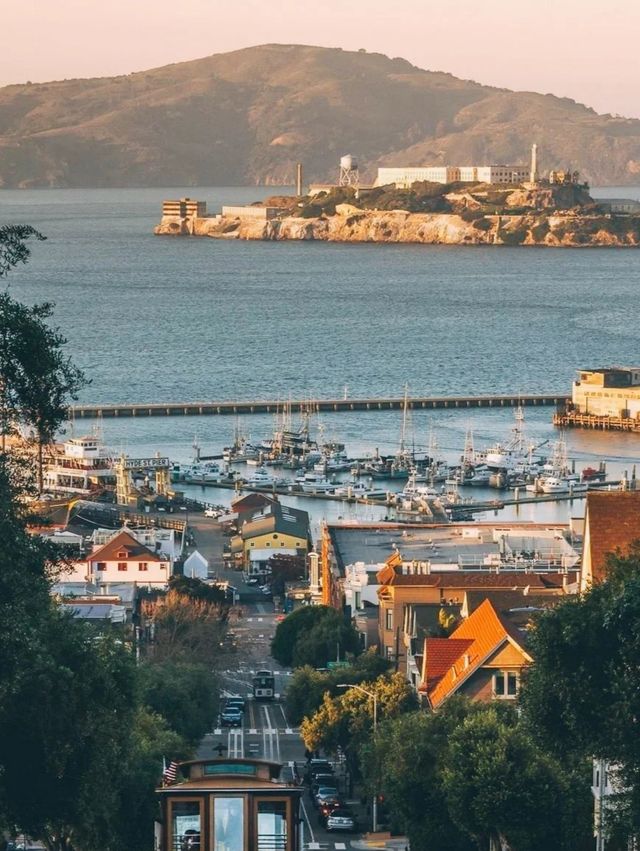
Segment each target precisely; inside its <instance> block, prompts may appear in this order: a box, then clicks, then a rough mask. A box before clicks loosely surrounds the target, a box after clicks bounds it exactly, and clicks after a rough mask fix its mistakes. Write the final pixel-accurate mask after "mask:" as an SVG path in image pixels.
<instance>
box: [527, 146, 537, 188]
mask: <svg viewBox="0 0 640 851" xmlns="http://www.w3.org/2000/svg"><path fill="white" fill-rule="evenodd" d="M529 182H530V183H531V184H532V185H534V186H535V184H536V183H537V182H538V146H537V145H536V143H535V142H534V143H533V145H532V146H531V173H530V175H529Z"/></svg>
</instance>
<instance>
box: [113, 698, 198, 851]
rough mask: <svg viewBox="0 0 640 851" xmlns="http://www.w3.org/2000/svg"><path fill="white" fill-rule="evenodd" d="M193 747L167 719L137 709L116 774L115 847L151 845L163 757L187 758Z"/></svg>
mask: <svg viewBox="0 0 640 851" xmlns="http://www.w3.org/2000/svg"><path fill="white" fill-rule="evenodd" d="M191 756H192V748H191V746H190V745H188V744H187V742H185V741H184V739H183V738H182V737H181V736H180V735H179V734H178V733H176V732H175V731H174V730H172V729H171V728H170V726H169V725H168V724H167V722H166V720H165V719H164V718H163V717H162V716H161V715H158V714H157V713H155V712H151V711H149V710H148V709H144V708H141V709H138V711H137V712H136V715H135V718H134V722H133V728H132V731H131V746H130V751H129V754H128V756H127V759H126V761H125V763H124V765H123V766H122V770H121V771H120V772H119V775H118V778H117V788H118V795H119V804H118V809H117V811H116V812H115V813H114V819H113V820H114V825H115V829H116V831H117V836H116V839H115V842H114V848H115V851H127V849H133V848H135V849H139V851H144V849H148V851H151V849H152V847H153V820H154V818H155V817H156V816H157V813H158V804H157V799H156V794H155V789H156V787H157V786H158V785H159V783H160V780H161V774H162V766H163V761H164V760H168V761H170V760H173V759H175V760H182V759H189V758H191Z"/></svg>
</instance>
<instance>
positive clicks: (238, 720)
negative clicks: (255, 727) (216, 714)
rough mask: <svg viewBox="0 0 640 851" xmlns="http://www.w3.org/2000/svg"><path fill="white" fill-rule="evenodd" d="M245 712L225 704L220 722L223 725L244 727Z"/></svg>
mask: <svg viewBox="0 0 640 851" xmlns="http://www.w3.org/2000/svg"><path fill="white" fill-rule="evenodd" d="M242 715H243V713H242V712H241V711H240V710H239V709H238V708H237V707H235V706H225V708H224V709H223V710H222V712H221V713H220V723H221V724H222V726H223V727H242Z"/></svg>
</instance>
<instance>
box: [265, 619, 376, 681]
mask: <svg viewBox="0 0 640 851" xmlns="http://www.w3.org/2000/svg"><path fill="white" fill-rule="evenodd" d="M359 649H360V643H359V640H358V634H357V633H356V631H355V629H354V627H353V625H352V624H351V623H349V622H347V621H346V620H345V618H344V616H343V615H342V614H341V613H340V612H337V611H336V610H335V609H332V608H330V607H329V606H301V607H300V608H299V609H296V611H295V612H292V613H291V614H290V615H288V616H287V617H286V618H285V619H284V620H283V621H282V622H281V623H279V624H278V627H277V629H276V632H275V636H274V638H273V641H272V642H271V655H272V656H273V658H274V659H276V660H277V661H278V662H280V664H281V665H292V664H293V665H294V666H296V667H299V666H302V665H311V666H313V667H314V668H320V667H324V666H326V664H327V662H330V661H333V660H336V659H337V658H338V656H340V658H343V659H344V658H345V657H346V655H347V654H348V653H353V654H357V653H358V651H359Z"/></svg>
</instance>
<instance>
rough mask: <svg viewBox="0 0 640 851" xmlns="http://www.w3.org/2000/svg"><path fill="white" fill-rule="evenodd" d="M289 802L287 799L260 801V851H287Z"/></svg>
mask: <svg viewBox="0 0 640 851" xmlns="http://www.w3.org/2000/svg"><path fill="white" fill-rule="evenodd" d="M286 848H287V804H286V802H285V801H259V802H258V851H286Z"/></svg>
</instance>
